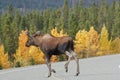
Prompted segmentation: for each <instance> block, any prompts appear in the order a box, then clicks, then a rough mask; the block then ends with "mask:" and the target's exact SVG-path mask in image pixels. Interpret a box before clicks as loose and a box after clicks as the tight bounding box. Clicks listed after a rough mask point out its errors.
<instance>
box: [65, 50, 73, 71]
mask: <svg viewBox="0 0 120 80" xmlns="http://www.w3.org/2000/svg"><path fill="white" fill-rule="evenodd" d="M65 54H66V55H67V56H68V61H67V62H66V64H65V70H66V72H68V64H69V63H70V60H71V58H72V55H71V54H70V53H69V52H68V51H66V52H65Z"/></svg>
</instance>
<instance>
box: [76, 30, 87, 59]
mask: <svg viewBox="0 0 120 80" xmlns="http://www.w3.org/2000/svg"><path fill="white" fill-rule="evenodd" d="M87 38H88V32H87V31H85V30H80V31H78V32H77V33H76V36H75V41H74V42H75V45H74V48H75V52H76V53H78V54H79V55H80V53H83V55H84V54H85V53H86V49H87V40H88V39H87ZM83 55H82V56H83ZM80 57H81V55H80Z"/></svg>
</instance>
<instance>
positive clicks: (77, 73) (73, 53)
mask: <svg viewBox="0 0 120 80" xmlns="http://www.w3.org/2000/svg"><path fill="white" fill-rule="evenodd" d="M71 54H72V56H73V58H74V59H75V61H76V64H77V72H76V76H78V75H79V74H80V71H79V59H78V58H77V55H76V53H75V52H74V51H71Z"/></svg>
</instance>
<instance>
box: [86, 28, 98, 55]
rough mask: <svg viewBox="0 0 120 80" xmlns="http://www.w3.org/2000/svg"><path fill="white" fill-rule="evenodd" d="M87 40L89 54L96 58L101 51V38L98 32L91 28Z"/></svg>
mask: <svg viewBox="0 0 120 80" xmlns="http://www.w3.org/2000/svg"><path fill="white" fill-rule="evenodd" d="M87 39H88V40H87V49H88V52H89V53H88V55H89V56H96V52H97V51H98V49H99V36H98V32H97V31H96V30H95V29H94V27H91V28H90V30H89V32H88V38H87Z"/></svg>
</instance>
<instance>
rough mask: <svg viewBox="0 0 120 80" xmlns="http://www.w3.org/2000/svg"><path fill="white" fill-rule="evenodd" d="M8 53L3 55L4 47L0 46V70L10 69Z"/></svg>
mask: <svg viewBox="0 0 120 80" xmlns="http://www.w3.org/2000/svg"><path fill="white" fill-rule="evenodd" d="M10 67H11V66H10V61H9V59H8V53H4V46H3V45H0V69H6V68H10Z"/></svg>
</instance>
